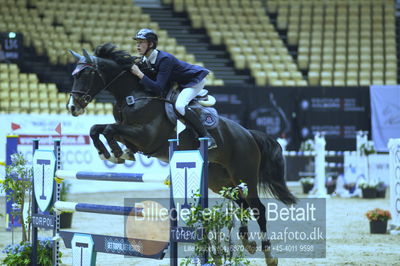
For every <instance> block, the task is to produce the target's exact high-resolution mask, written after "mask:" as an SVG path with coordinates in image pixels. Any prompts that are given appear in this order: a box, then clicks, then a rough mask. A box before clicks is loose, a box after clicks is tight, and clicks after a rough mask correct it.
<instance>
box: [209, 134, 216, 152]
mask: <svg viewBox="0 0 400 266" xmlns="http://www.w3.org/2000/svg"><path fill="white" fill-rule="evenodd" d="M207 138H209V139H210V140H209V141H208V149H209V150H211V149H215V148H217V147H218V146H217V143H216V142H215V139H214V138H213V137H212V136H211V135H210V134H207Z"/></svg>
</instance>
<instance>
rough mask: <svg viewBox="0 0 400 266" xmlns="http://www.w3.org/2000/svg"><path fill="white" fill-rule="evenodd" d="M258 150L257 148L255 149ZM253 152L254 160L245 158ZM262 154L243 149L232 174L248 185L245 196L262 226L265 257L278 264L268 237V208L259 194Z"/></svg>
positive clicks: (261, 232) (262, 248)
mask: <svg viewBox="0 0 400 266" xmlns="http://www.w3.org/2000/svg"><path fill="white" fill-rule="evenodd" d="M255 150H257V149H255ZM244 153H245V154H253V157H252V160H249V159H247V160H243V154H244ZM259 160H260V155H259V156H258V157H257V154H255V153H254V151H253V152H250V151H249V150H247V151H243V153H238V154H237V157H235V158H234V160H233V163H235V162H236V164H232V165H231V167H232V168H231V175H232V176H233V177H234V179H235V180H236V182H238V183H239V182H241V181H243V182H245V183H247V187H248V195H247V197H246V198H245V200H246V202H247V204H248V205H249V207H250V208H251V209H253V210H256V211H254V212H253V213H254V218H255V219H256V220H257V223H258V226H259V227H260V235H261V239H260V240H261V250H262V251H263V252H264V254H265V259H266V261H267V264H268V265H277V263H278V260H277V259H273V258H271V255H270V248H271V243H270V241H269V240H268V237H267V219H266V216H265V214H266V209H265V206H264V205H263V204H262V202H261V200H260V198H259V196H258V189H257V185H258V175H259V170H258V168H259V165H260V161H259Z"/></svg>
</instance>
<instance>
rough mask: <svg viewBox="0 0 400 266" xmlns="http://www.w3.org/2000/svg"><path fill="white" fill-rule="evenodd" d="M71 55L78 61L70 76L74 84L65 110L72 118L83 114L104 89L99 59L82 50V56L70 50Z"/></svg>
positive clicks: (104, 81)
mask: <svg viewBox="0 0 400 266" xmlns="http://www.w3.org/2000/svg"><path fill="white" fill-rule="evenodd" d="M70 52H71V54H72V55H73V56H74V57H75V58H76V59H77V60H78V62H77V64H76V67H75V69H74V71H73V72H72V76H73V78H74V83H73V86H72V90H71V95H70V97H69V100H68V103H67V109H68V111H69V112H71V114H72V115H73V116H78V115H81V114H83V113H84V110H85V107H86V106H87V105H88V104H89V103H90V102H91V101H92V100H93V98H94V97H95V96H96V95H97V94H98V93H99V92H100V91H101V90H102V89H104V87H105V84H106V80H105V77H104V74H103V73H102V71H101V70H100V69H99V58H97V57H96V56H93V55H89V53H88V52H87V51H86V50H85V49H83V55H80V54H78V53H76V52H74V51H72V50H70Z"/></svg>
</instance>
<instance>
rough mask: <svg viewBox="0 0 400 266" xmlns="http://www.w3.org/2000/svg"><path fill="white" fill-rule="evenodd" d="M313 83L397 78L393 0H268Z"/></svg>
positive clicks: (394, 80) (353, 83) (379, 81)
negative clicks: (296, 49)
mask: <svg viewBox="0 0 400 266" xmlns="http://www.w3.org/2000/svg"><path fill="white" fill-rule="evenodd" d="M267 8H268V12H270V13H273V14H277V27H278V29H279V30H287V33H288V44H289V45H291V46H297V47H298V59H297V62H298V66H299V68H300V69H301V70H303V71H307V72H308V80H309V84H310V85H322V86H332V85H333V86H358V85H361V86H369V85H371V84H389V85H392V84H397V57H396V33H395V28H396V25H395V4H394V1H393V0H330V1H319V0H269V1H268V2H267Z"/></svg>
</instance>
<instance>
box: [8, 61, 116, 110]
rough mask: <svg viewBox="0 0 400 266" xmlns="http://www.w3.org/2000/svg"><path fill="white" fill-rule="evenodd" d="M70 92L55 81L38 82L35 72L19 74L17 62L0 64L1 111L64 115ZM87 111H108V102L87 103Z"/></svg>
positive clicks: (109, 105)
mask: <svg viewBox="0 0 400 266" xmlns="http://www.w3.org/2000/svg"><path fill="white" fill-rule="evenodd" d="M68 97H69V94H67V93H60V92H58V90H57V87H56V85H55V84H52V83H40V82H39V80H38V77H37V76H36V74H32V73H29V74H27V73H20V71H19V68H18V66H17V65H16V64H9V63H0V113H1V114H5V113H22V114H31V113H38V114H65V113H67V109H66V103H67V101H68ZM87 113H88V114H111V113H112V104H111V103H94V104H91V105H89V109H88V111H87Z"/></svg>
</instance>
